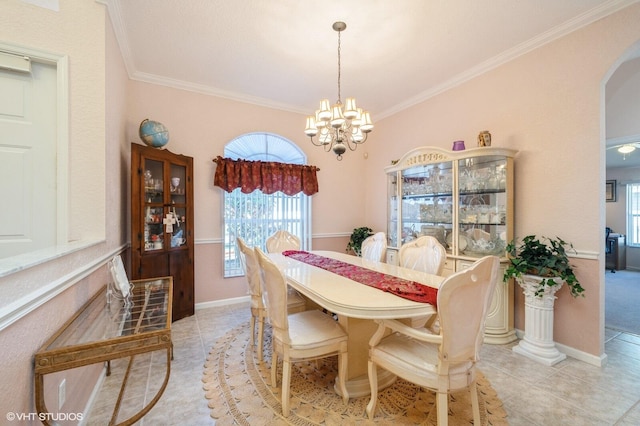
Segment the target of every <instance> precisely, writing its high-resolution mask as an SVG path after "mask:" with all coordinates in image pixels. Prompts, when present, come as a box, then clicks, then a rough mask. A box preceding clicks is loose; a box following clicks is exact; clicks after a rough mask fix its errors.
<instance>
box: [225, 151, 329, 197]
mask: <svg viewBox="0 0 640 426" xmlns="http://www.w3.org/2000/svg"><path fill="white" fill-rule="evenodd" d="M213 162H214V163H216V165H217V167H216V172H215V176H214V178H213V184H214V185H216V186H219V187H220V188H222V189H224V190H225V191H227V192H231V191H233V190H234V189H236V188H240V190H241V191H242V193H244V194H249V193H251V192H253V191H255V190H256V189H259V190H261V191H262V192H264V193H265V194H273V193H274V192H277V191H282V192H283V193H284V194H286V195H295V194H297V193H299V192H303V193H304V194H306V195H313V194H315V193H316V192H318V178H317V175H316V172H317V171H319V170H320V169H318V168H317V167H316V166H307V165H302V164H286V163H277V162H273V161H249V160H233V159H230V158H223V157H220V156H218V157H216V158H215V159H214V160H213Z"/></svg>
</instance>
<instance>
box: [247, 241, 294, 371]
mask: <svg viewBox="0 0 640 426" xmlns="http://www.w3.org/2000/svg"><path fill="white" fill-rule="evenodd" d="M236 243H237V245H238V253H239V256H240V263H241V265H242V269H243V271H244V275H245V277H246V278H247V284H248V285H249V295H250V296H251V319H250V327H251V340H250V342H251V346H256V338H255V336H256V325H257V326H258V339H257V340H258V345H257V349H256V356H257V357H258V360H260V361H262V359H263V354H262V351H263V347H264V321H265V318H266V317H267V309H266V307H265V305H264V302H263V299H262V283H261V279H262V278H261V276H260V265H259V264H258V258H257V257H256V254H255V250H254V249H253V248H252V247H249V246H248V245H247V244H246V243H245V242H244V240H243V239H242V238H240V237H238V238H236ZM287 302H288V305H287V312H289V313H293V312H300V311H304V310H305V309H306V302H305V299H304V298H303V297H302V296H300V295H299V294H298V293H297V292H295V294H293V295H292V296H291V297H290V298H288V299H287Z"/></svg>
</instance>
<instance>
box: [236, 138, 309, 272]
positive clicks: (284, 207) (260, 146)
mask: <svg viewBox="0 0 640 426" xmlns="http://www.w3.org/2000/svg"><path fill="white" fill-rule="evenodd" d="M224 156H225V157H226V158H231V159H235V160H237V159H244V160H251V161H258V160H260V161H276V162H280V163H289V164H306V161H307V158H306V156H305V155H304V153H303V152H302V151H301V150H300V148H298V147H297V146H296V145H295V144H294V143H293V142H291V141H289V140H287V139H285V138H283V137H281V136H278V135H274V134H270V133H247V134H245V135H242V136H239V137H237V138H235V139H233V140H231V141H230V142H229V143H228V144H227V145H226V146H225V148H224ZM223 216H224V276H225V277H234V276H238V275H242V274H243V271H242V265H241V264H240V258H239V256H238V252H237V247H236V237H238V236H239V237H241V238H242V239H243V240H245V242H246V243H247V245H249V246H250V247H253V246H258V247H261V248H262V249H263V250H264V249H265V241H266V240H267V238H268V237H269V236H270V235H272V234H273V233H274V232H276V231H277V230H279V229H284V230H287V231H289V232H290V233H292V234H294V235H296V236H298V237H299V238H300V241H301V245H302V249H303V250H308V249H309V248H310V234H311V233H310V226H311V197H309V196H307V195H304V194H303V193H302V192H300V193H298V194H296V195H292V196H288V195H285V194H283V193H282V192H276V193H275V194H270V195H267V194H263V193H262V191H259V190H256V191H253V192H252V193H251V194H243V193H242V192H240V189H239V188H237V189H235V190H234V191H233V192H231V193H229V192H224V213H223Z"/></svg>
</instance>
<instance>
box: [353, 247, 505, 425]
mask: <svg viewBox="0 0 640 426" xmlns="http://www.w3.org/2000/svg"><path fill="white" fill-rule="evenodd" d="M499 264H500V259H499V258H498V257H496V256H486V257H484V258H482V259H480V260H478V261H476V262H475V263H474V264H473V265H472V266H470V267H469V268H468V269H465V270H463V271H460V272H457V273H455V274H453V275H451V276H449V277H448V278H447V279H446V280H445V281H444V282H443V283H442V284H441V285H440V288H439V289H438V317H439V321H440V333H439V334H433V333H432V332H430V331H429V330H427V329H424V328H423V329H416V328H413V327H411V326H408V325H406V324H404V323H402V322H400V321H397V320H377V321H376V322H378V324H379V325H378V329H377V330H376V332H375V333H374V335H373V336H372V337H371V340H370V341H369V362H368V373H369V385H370V386H371V399H370V400H369V404H368V405H367V409H366V411H367V415H368V416H369V419H371V420H373V417H374V415H375V410H376V405H377V400H378V368H383V369H385V370H388V371H389V372H391V373H393V374H395V375H397V376H399V377H402V378H403V379H405V380H407V381H409V382H412V383H415V384H417V385H419V386H422V387H424V388H426V389H431V390H433V391H434V392H436V405H437V423H438V425H440V426H445V425H447V422H448V400H449V394H450V393H451V392H455V391H458V390H462V389H465V388H468V389H469V391H470V392H471V405H472V410H473V423H474V424H475V425H479V424H480V409H479V404H478V391H477V386H476V363H477V361H478V356H479V353H480V348H481V347H482V343H483V341H484V328H485V321H486V317H487V313H488V311H489V307H490V305H491V301H492V298H493V292H494V289H495V286H496V284H497V282H498V267H499ZM390 332H391V334H389V333H390Z"/></svg>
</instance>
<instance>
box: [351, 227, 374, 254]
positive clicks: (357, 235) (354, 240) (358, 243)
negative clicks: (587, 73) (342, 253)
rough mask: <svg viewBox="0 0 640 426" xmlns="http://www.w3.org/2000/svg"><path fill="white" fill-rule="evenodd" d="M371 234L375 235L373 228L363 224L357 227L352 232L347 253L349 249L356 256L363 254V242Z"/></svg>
mask: <svg viewBox="0 0 640 426" xmlns="http://www.w3.org/2000/svg"><path fill="white" fill-rule="evenodd" d="M371 235H373V229H371V228H369V227H366V226H363V227H360V228H355V229H354V230H353V232H352V233H351V238H350V239H349V243H347V253H348V252H349V251H352V252H353V253H355V255H356V256H360V255H361V254H362V253H361V249H362V242H363V241H364V240H366V239H367V238H368V237H370V236H371Z"/></svg>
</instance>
